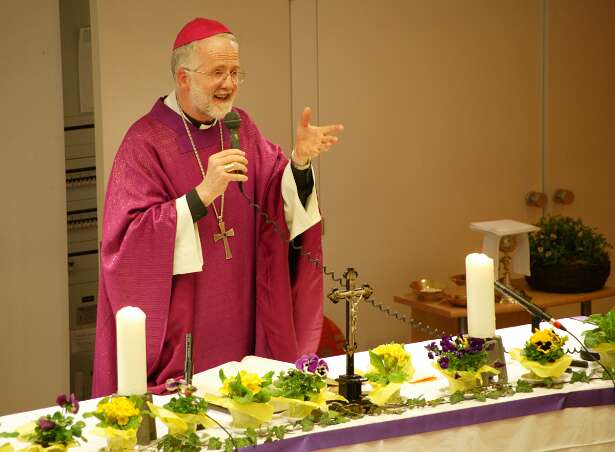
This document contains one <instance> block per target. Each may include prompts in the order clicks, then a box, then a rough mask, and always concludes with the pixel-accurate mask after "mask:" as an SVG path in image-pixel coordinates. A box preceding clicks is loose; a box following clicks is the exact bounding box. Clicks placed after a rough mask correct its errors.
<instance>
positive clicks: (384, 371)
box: [365, 342, 414, 405]
mask: <svg viewBox="0 0 615 452" xmlns="http://www.w3.org/2000/svg"><path fill="white" fill-rule="evenodd" d="M369 362H370V369H369V370H368V371H367V373H366V374H365V378H366V379H367V380H368V381H369V382H370V384H371V386H372V388H373V389H372V391H371V392H370V393H369V395H368V398H369V400H370V401H371V402H372V403H374V404H376V405H385V404H387V403H396V402H399V401H400V400H401V396H400V393H399V391H400V389H401V385H402V383H404V382H405V381H407V380H409V379H410V378H412V375H413V374H414V367H412V358H411V357H410V354H409V353H408V352H407V351H406V349H405V348H404V346H403V345H402V344H396V343H394V342H391V343H390V344H383V345H379V346H378V347H376V348H374V349H372V350H369Z"/></svg>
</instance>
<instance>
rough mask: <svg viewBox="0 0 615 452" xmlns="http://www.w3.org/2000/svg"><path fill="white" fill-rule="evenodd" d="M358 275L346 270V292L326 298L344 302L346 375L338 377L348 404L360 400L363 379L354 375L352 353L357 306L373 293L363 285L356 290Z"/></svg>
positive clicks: (354, 348) (332, 292) (334, 301)
mask: <svg viewBox="0 0 615 452" xmlns="http://www.w3.org/2000/svg"><path fill="white" fill-rule="evenodd" d="M357 276H358V273H357V272H356V271H355V269H354V268H348V269H346V272H345V273H344V279H345V281H346V290H340V289H333V290H332V291H331V292H329V295H328V298H329V300H331V301H332V302H333V303H338V302H340V301H342V300H344V301H346V343H345V344H344V351H345V352H346V374H345V375H340V376H339V378H338V382H339V393H340V395H342V396H344V397H345V398H346V400H348V401H349V402H351V403H352V402H358V401H360V400H361V384H362V383H363V381H365V379H364V378H363V377H360V376H359V375H356V374H355V373H354V353H355V351H356V349H357V329H358V314H359V312H358V304H359V302H360V301H361V300H363V299H365V300H366V299H368V298H369V297H371V296H372V293H373V292H374V291H373V289H372V288H371V287H370V286H369V285H367V284H364V285H363V286H361V287H359V288H356V287H355V281H356V279H357Z"/></svg>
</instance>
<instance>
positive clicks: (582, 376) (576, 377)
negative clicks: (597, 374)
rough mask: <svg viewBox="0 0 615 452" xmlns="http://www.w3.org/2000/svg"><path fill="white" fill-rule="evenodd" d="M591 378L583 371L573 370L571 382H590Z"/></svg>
mask: <svg viewBox="0 0 615 452" xmlns="http://www.w3.org/2000/svg"><path fill="white" fill-rule="evenodd" d="M590 380H591V378H590V376H589V375H588V374H586V373H585V372H583V371H580V372H577V371H573V372H572V376H571V377H570V383H576V382H581V383H589V382H590Z"/></svg>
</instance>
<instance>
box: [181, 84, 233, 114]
mask: <svg viewBox="0 0 615 452" xmlns="http://www.w3.org/2000/svg"><path fill="white" fill-rule="evenodd" d="M190 100H191V101H192V105H194V108H195V110H196V111H197V112H199V114H201V115H203V116H209V117H211V118H214V119H223V118H224V116H226V114H227V113H228V112H230V111H231V109H232V108H233V101H234V100H235V93H233V94H232V95H230V96H229V98H228V99H227V100H226V101H220V100H219V99H215V100H214V95H213V93H212V94H208V93H206V92H205V91H204V90H203V89H202V88H201V87H200V86H199V85H197V84H196V83H195V82H194V80H193V79H191V80H190Z"/></svg>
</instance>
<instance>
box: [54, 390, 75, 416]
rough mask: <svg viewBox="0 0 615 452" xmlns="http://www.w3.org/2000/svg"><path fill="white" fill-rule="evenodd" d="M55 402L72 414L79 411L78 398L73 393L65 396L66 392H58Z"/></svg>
mask: <svg viewBox="0 0 615 452" xmlns="http://www.w3.org/2000/svg"><path fill="white" fill-rule="evenodd" d="M56 404H57V405H59V406H60V407H61V408H64V409H65V410H66V411H67V412H69V413H72V414H76V413H77V412H78V411H79V400H78V399H77V397H76V396H75V394H73V393H71V395H70V396H67V395H66V394H60V395H59V396H58V397H57V398H56Z"/></svg>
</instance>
